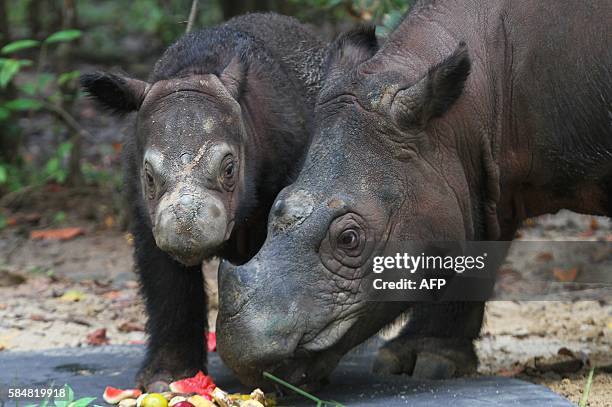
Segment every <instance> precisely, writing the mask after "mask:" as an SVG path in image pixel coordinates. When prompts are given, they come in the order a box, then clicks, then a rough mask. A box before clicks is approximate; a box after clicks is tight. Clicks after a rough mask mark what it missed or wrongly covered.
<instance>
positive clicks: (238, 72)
mask: <svg viewBox="0 0 612 407" xmlns="http://www.w3.org/2000/svg"><path fill="white" fill-rule="evenodd" d="M246 73H247V66H246V64H245V63H244V62H243V61H242V58H241V57H240V56H238V55H236V56H235V57H233V58H232V60H231V61H230V62H229V64H227V66H226V67H225V68H224V69H223V72H221V74H219V80H220V81H221V83H222V84H223V86H225V88H226V89H227V91H228V92H229V93H230V95H232V97H233V98H234V99H235V100H238V99H239V98H240V96H241V95H242V92H243V90H244V84H245V82H246V81H245V79H246Z"/></svg>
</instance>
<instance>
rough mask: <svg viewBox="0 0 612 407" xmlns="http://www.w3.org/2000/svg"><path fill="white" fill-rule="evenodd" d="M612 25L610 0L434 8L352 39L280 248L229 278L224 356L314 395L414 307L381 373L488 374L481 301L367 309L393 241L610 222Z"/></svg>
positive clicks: (295, 189) (334, 71)
mask: <svg viewBox="0 0 612 407" xmlns="http://www.w3.org/2000/svg"><path fill="white" fill-rule="evenodd" d="M610 21H612V3H610V2H609V1H608V0H601V1H597V0H596V1H589V2H573V1H552V0H547V1H539V2H532V1H526V0H518V1H517V0H513V1H509V0H507V1H506V0H496V1H476V0H468V1H461V2H455V1H449V0H447V1H422V2H419V3H417V5H416V6H415V7H414V8H413V9H412V10H411V12H410V13H409V14H408V15H407V16H406V17H405V18H404V20H403V22H402V23H401V25H400V26H399V27H398V28H397V29H396V31H395V32H394V33H393V34H392V35H391V36H390V38H389V40H388V42H387V43H385V45H384V47H382V49H380V50H377V46H376V44H375V39H374V38H373V37H372V32H368V31H367V30H361V31H359V30H358V31H354V32H352V33H349V34H347V35H345V36H343V37H342V38H341V39H339V40H338V41H337V43H336V46H335V48H334V49H332V51H331V53H330V56H329V60H328V63H329V67H328V72H327V78H326V80H325V82H324V85H323V89H322V91H321V94H320V95H319V99H318V103H317V106H316V110H315V113H316V116H315V121H316V135H315V138H314V140H313V144H312V145H311V148H310V150H309V153H308V156H307V160H306V163H305V165H304V168H303V170H302V171H301V173H300V175H299V178H298V179H297V181H296V182H295V183H294V184H292V185H291V186H289V187H287V188H285V189H284V190H283V191H282V192H281V193H280V194H279V196H278V197H277V200H276V202H275V204H274V206H273V210H272V213H271V215H270V219H269V225H268V236H267V240H266V242H265V243H264V245H263V247H262V249H261V250H260V251H259V253H258V254H257V255H256V256H255V257H254V258H253V259H251V260H250V261H249V262H248V263H246V264H245V265H243V266H240V267H235V266H232V265H231V264H228V263H227V262H226V263H224V264H223V265H222V267H221V269H220V274H219V284H220V285H219V292H220V294H221V298H220V313H219V319H218V321H217V324H218V326H219V327H220V328H222V330H220V331H219V335H218V337H217V340H218V342H217V343H218V349H219V351H220V353H221V356H222V357H223V360H224V361H225V362H226V363H227V365H228V366H230V367H231V368H232V369H233V370H234V371H235V372H236V374H237V375H238V376H239V377H240V378H241V380H242V381H243V382H245V383H247V384H251V385H255V384H261V382H260V377H261V376H260V375H261V372H262V371H264V370H267V371H271V372H275V373H276V374H277V375H279V376H281V377H283V378H285V379H287V380H289V381H291V382H293V383H298V384H302V385H306V386H309V385H316V384H318V383H319V382H320V380H321V379H323V378H325V377H326V376H327V375H328V374H329V373H330V372H331V370H332V369H333V368H334V367H335V365H336V363H337V362H338V360H339V359H340V357H341V356H342V355H344V354H345V353H346V352H347V351H348V350H349V349H351V348H353V347H354V346H356V345H357V344H359V343H360V342H362V341H364V340H365V339H366V338H369V337H370V336H371V335H373V334H374V333H375V332H377V331H378V330H380V329H381V328H383V327H384V326H385V325H386V324H387V323H389V322H390V321H392V320H394V319H395V318H396V317H397V316H398V315H399V314H400V313H401V312H402V311H406V310H411V311H412V317H411V319H410V321H409V323H408V326H407V327H406V329H405V331H404V333H403V335H401V336H400V337H399V338H398V339H396V340H394V341H392V342H391V343H389V344H387V345H385V347H384V348H383V349H382V350H381V352H380V353H379V358H378V360H377V363H376V365H375V367H376V368H377V370H379V371H382V372H391V373H409V374H410V373H414V370H415V363H416V361H417V360H418V359H419V358H421V357H425V358H426V355H428V354H431V353H436V354H437V355H438V356H439V357H440V358H441V359H442V360H443V362H444V363H446V364H447V366H448V363H450V366H451V367H450V369H449V373H450V374H451V375H461V374H464V373H467V372H469V371H473V370H474V369H475V368H476V360H475V355H474V351H473V348H472V340H473V339H474V338H475V337H476V336H477V335H478V332H479V329H480V324H481V321H482V311H483V304H482V303H471V304H468V303H449V304H437V305H428V304H412V305H410V304H406V303H380V302H378V303H376V302H366V301H365V300H364V295H365V294H364V291H365V290H364V288H365V287H364V276H365V275H366V273H368V272H369V270H371V267H370V266H369V264H370V261H371V258H372V256H373V255H375V254H379V253H384V252H385V248H386V246H387V243H388V242H392V241H396V242H397V241H401V240H414V241H420V242H423V243H422V245H423V246H422V247H421V249H422V250H424V251H428V249H429V247H428V242H436V241H450V240H453V241H466V240H486V239H501V240H511V239H512V238H513V236H514V234H515V232H516V230H517V227H518V225H519V224H520V223H521V221H523V220H524V219H525V218H527V217H531V216H536V215H540V214H544V213H553V212H555V211H557V210H559V209H561V208H568V209H571V210H574V211H577V212H582V213H589V214H596V215H607V216H610V215H611V214H612V126H611V123H612V122H611V119H610V118H611V116H610V115H611V111H610V107H611V103H612V74H611V72H610V69H611V67H612V53H611V52H612V51H611V50H612V44H611V43H610V38H611V37H610V35H609V33H610V24H609V22H610ZM462 42H465V44H462ZM440 358H438V360H440ZM425 360H432V361H433V360H435V358H430V359H425ZM432 363H433V362H432ZM433 370H436V369H433ZM432 376H435V375H432ZM442 376H444V375H442Z"/></svg>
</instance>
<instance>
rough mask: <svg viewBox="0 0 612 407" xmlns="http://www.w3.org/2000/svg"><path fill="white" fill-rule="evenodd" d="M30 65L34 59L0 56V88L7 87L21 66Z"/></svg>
mask: <svg viewBox="0 0 612 407" xmlns="http://www.w3.org/2000/svg"><path fill="white" fill-rule="evenodd" d="M9 45H11V44H9ZM30 65H32V61H30V60H27V59H13V58H0V88H2V89H5V88H6V85H8V84H9V82H10V81H11V80H12V79H13V77H14V76H15V75H16V74H17V73H18V72H19V70H20V69H21V68H23V67H24V66H30Z"/></svg>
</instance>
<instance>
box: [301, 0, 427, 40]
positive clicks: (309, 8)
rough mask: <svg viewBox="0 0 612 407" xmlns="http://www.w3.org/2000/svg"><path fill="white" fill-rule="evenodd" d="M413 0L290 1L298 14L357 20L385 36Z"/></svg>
mask: <svg viewBox="0 0 612 407" xmlns="http://www.w3.org/2000/svg"><path fill="white" fill-rule="evenodd" d="M414 1H415V0H291V2H292V3H293V4H294V5H295V6H296V7H299V10H301V11H298V14H311V15H312V14H313V10H314V11H317V10H318V11H323V12H325V15H326V16H329V17H333V18H334V19H336V20H346V19H352V20H358V21H363V22H367V23H373V24H376V25H377V34H378V35H381V36H386V35H388V34H389V32H390V31H392V30H393V29H394V28H395V27H396V26H397V24H398V23H399V22H400V21H401V18H402V16H403V15H404V14H405V13H406V12H407V11H408V9H409V8H410V6H411V5H412V4H413V3H414ZM329 17H328V18H329Z"/></svg>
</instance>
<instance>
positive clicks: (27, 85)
mask: <svg viewBox="0 0 612 407" xmlns="http://www.w3.org/2000/svg"><path fill="white" fill-rule="evenodd" d="M17 87H18V88H19V90H20V91H22V92H23V93H25V94H26V95H28V96H34V94H35V93H36V84H34V82H29V81H28V82H24V83H21V84H18V85H17Z"/></svg>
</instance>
